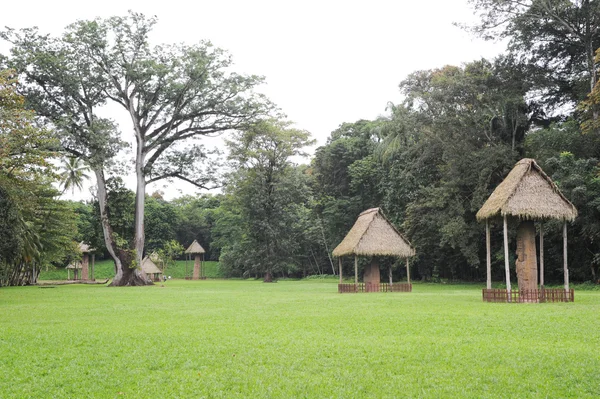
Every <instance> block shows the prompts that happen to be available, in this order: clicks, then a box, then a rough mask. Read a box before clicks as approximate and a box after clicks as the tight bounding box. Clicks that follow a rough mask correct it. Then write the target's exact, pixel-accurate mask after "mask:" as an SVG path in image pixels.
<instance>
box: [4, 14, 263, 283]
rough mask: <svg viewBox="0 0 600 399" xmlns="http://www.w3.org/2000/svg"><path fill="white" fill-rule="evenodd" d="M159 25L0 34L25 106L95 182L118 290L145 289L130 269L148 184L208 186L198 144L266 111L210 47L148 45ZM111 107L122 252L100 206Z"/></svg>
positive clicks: (138, 17) (117, 23)
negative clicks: (132, 177) (124, 202)
mask: <svg viewBox="0 0 600 399" xmlns="http://www.w3.org/2000/svg"><path fill="white" fill-rule="evenodd" d="M155 24H156V19H155V18H146V17H145V16H144V15H142V14H138V13H130V14H129V15H128V16H125V17H112V18H108V19H96V20H93V21H78V22H76V23H74V24H72V25H70V26H68V27H67V28H66V30H65V32H64V33H63V34H62V35H61V36H59V37H52V36H49V35H42V34H40V33H39V32H38V31H37V29H35V28H32V29H24V30H20V31H15V30H10V29H9V30H6V31H4V32H2V33H1V35H2V37H3V38H4V39H5V40H7V41H9V42H10V43H12V45H13V46H12V49H11V53H10V56H9V57H7V58H6V59H5V63H6V64H7V65H9V66H11V67H12V68H14V69H16V70H17V71H18V72H19V73H20V74H21V75H22V76H23V82H24V83H25V89H24V94H25V95H26V97H27V99H28V104H29V106H30V107H32V108H33V109H34V110H35V111H36V112H37V113H38V114H39V115H41V116H43V117H44V118H45V120H46V121H47V122H48V123H50V124H51V125H52V127H53V128H54V129H55V130H56V131H57V132H59V135H60V139H61V143H62V147H63V149H64V150H65V151H66V152H68V153H71V154H72V155H74V156H77V157H80V158H81V159H84V160H85V161H86V162H87V163H88V164H89V165H90V168H91V169H92V170H93V172H94V174H95V176H96V180H97V187H98V191H97V197H98V201H99V204H100V212H101V220H102V226H103V231H104V237H105V243H106V247H107V249H108V252H109V253H110V255H111V256H112V257H113V259H114V261H115V263H116V270H117V273H116V275H115V278H114V279H113V282H112V284H113V285H117V286H123V285H145V284H151V282H150V280H149V279H148V278H147V277H146V276H145V275H144V274H143V272H142V271H141V270H140V268H139V267H136V265H140V264H141V260H142V257H143V253H144V201H145V192H146V185H147V184H149V183H152V182H156V181H159V180H162V179H181V180H184V181H186V182H189V183H191V184H193V185H195V186H197V187H200V188H206V187H208V186H210V185H211V184H212V183H213V174H212V173H211V170H210V167H208V166H207V162H206V160H207V151H206V150H205V148H204V147H203V145H202V144H200V143H199V142H198V139H199V138H200V137H202V136H205V135H208V134H217V133H220V132H224V131H228V130H234V129H240V128H243V127H245V126H248V125H249V124H250V123H253V122H255V121H256V120H257V119H258V118H259V117H260V116H262V115H265V114H266V113H267V112H268V111H269V110H270V108H271V106H270V103H269V102H268V100H266V98H264V96H262V95H260V94H257V93H255V92H254V88H255V87H256V86H257V85H259V84H261V83H262V82H263V79H262V78H261V77H259V76H245V75H239V74H236V73H233V72H229V71H230V67H231V65H232V62H231V58H230V56H229V55H228V54H227V53H226V52H225V51H223V50H221V49H218V48H215V47H213V46H212V45H211V43H209V42H200V43H199V44H196V45H184V44H176V45H158V46H151V45H150V43H149V40H148V37H149V34H150V32H151V31H152V28H153V27H154V25H155ZM109 103H113V104H117V105H118V106H119V107H120V108H121V109H122V110H124V112H125V113H126V114H127V115H128V116H129V118H130V120H131V123H132V126H133V128H132V130H131V131H130V132H129V134H130V135H131V136H129V137H132V138H133V139H134V140H131V141H133V142H134V151H133V152H134V159H133V162H132V163H133V164H134V165H135V166H134V169H135V174H136V179H137V187H136V202H135V237H134V241H133V242H132V243H126V245H124V244H123V243H122V240H119V237H118V236H116V235H115V233H114V232H113V230H112V228H111V225H110V220H109V215H108V213H107V205H106V194H107V193H106V178H105V173H106V169H107V168H108V167H110V166H111V164H112V163H113V162H114V158H115V156H116V155H117V154H118V153H119V151H120V150H122V148H123V146H124V143H123V142H122V141H121V134H120V132H119V131H118V128H117V126H116V124H115V123H114V122H113V121H112V120H110V119H107V118H101V117H99V116H98V115H99V110H100V109H101V107H103V106H105V105H106V104H109ZM126 134H127V132H126Z"/></svg>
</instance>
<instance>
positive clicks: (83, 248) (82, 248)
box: [78, 241, 96, 254]
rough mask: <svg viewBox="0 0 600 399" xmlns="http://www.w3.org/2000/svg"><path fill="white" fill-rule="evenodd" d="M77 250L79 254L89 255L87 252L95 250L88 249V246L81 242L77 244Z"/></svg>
mask: <svg viewBox="0 0 600 399" xmlns="http://www.w3.org/2000/svg"><path fill="white" fill-rule="evenodd" d="M78 247H79V250H80V251H81V253H84V254H85V253H89V252H94V251H95V250H96V249H95V248H90V246H89V245H88V244H86V243H84V242H83V241H81V242H80V243H79V246H78Z"/></svg>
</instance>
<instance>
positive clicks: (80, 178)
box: [60, 157, 90, 194]
mask: <svg viewBox="0 0 600 399" xmlns="http://www.w3.org/2000/svg"><path fill="white" fill-rule="evenodd" d="M62 169H63V172H62V173H61V174H60V181H61V183H60V185H61V187H62V188H63V194H64V193H65V191H67V190H68V189H71V193H73V194H74V193H75V188H77V189H78V190H82V189H83V182H84V180H87V179H89V178H90V177H89V175H87V174H85V172H87V171H89V167H88V166H87V165H85V164H84V162H83V161H82V160H81V158H77V157H67V158H63V160H62Z"/></svg>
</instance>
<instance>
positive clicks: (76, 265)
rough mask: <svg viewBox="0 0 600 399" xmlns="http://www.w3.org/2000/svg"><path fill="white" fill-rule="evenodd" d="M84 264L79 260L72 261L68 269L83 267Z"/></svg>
mask: <svg viewBox="0 0 600 399" xmlns="http://www.w3.org/2000/svg"><path fill="white" fill-rule="evenodd" d="M82 268H83V265H82V264H81V262H79V261H75V262H71V263H69V265H68V266H67V269H82Z"/></svg>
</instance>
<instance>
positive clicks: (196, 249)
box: [185, 240, 206, 254]
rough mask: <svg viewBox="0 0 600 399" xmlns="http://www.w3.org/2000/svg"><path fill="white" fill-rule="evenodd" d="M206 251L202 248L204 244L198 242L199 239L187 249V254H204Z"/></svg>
mask: <svg viewBox="0 0 600 399" xmlns="http://www.w3.org/2000/svg"><path fill="white" fill-rule="evenodd" d="M205 252H206V251H205V250H204V248H202V245H200V244H198V241H196V240H194V242H193V243H192V244H191V245H190V246H189V247H188V249H186V250H185V253H186V254H203V253H205Z"/></svg>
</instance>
